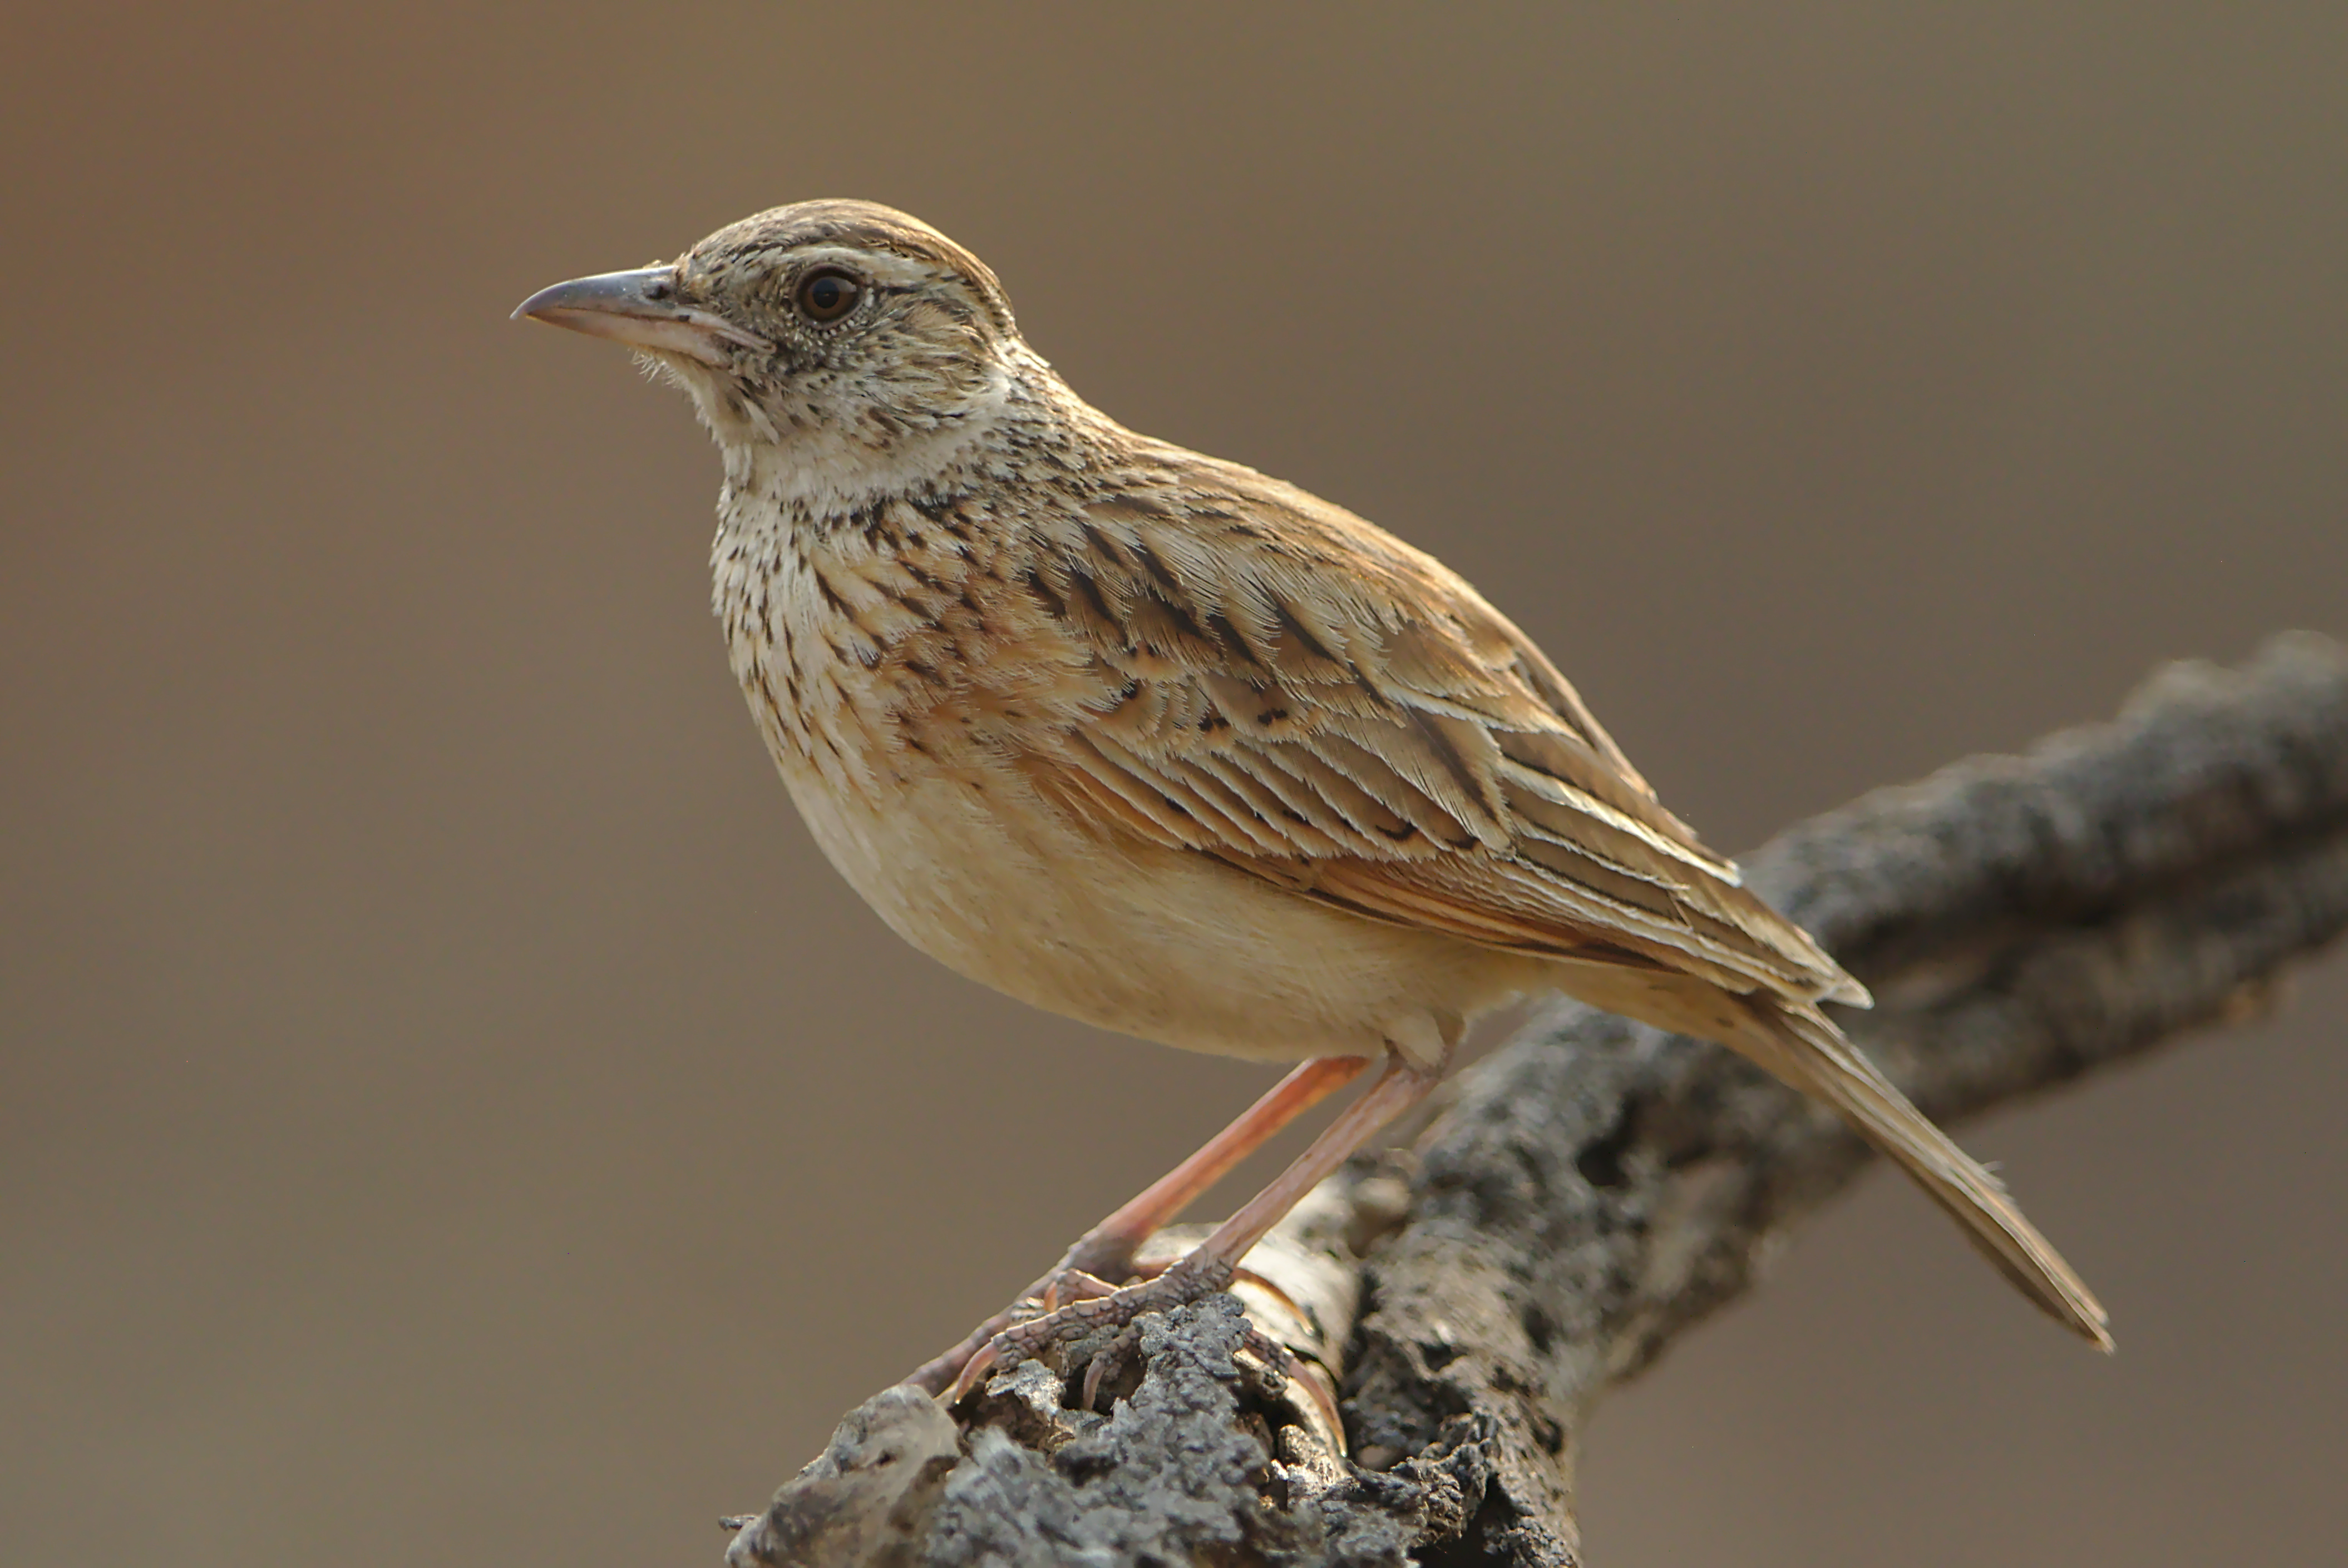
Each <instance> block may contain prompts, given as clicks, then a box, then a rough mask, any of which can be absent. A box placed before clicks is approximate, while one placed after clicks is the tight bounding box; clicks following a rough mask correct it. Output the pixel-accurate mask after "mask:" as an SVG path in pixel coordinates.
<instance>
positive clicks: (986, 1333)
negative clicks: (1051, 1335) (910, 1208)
mask: <svg viewBox="0 0 2348 1568" xmlns="http://www.w3.org/2000/svg"><path fill="white" fill-rule="evenodd" d="M1369 1065H1370V1064H1369V1061H1368V1060H1367V1059H1366V1058H1364V1057H1358V1056H1324V1057H1320V1058H1318V1059H1316V1060H1314V1061H1308V1062H1305V1063H1304V1064H1303V1065H1302V1066H1300V1067H1298V1068H1297V1069H1295V1070H1294V1071H1292V1072H1290V1073H1289V1074H1288V1076H1287V1077H1285V1078H1283V1079H1282V1080H1281V1081H1279V1082H1278V1083H1275V1084H1273V1085H1272V1088H1271V1089H1269V1090H1267V1091H1265V1092H1264V1095H1263V1097H1262V1099H1260V1100H1258V1101H1257V1102H1255V1103H1254V1104H1253V1105H1251V1106H1249V1107H1248V1108H1247V1109H1246V1110H1245V1111H1243V1112H1241V1113H1240V1115H1239V1118H1238V1120H1236V1121H1234V1122H1232V1123H1231V1125H1230V1126H1228V1127H1226V1128H1224V1129H1223V1130H1222V1131H1221V1132H1218V1133H1216V1134H1215V1135H1214V1136H1213V1137H1212V1138H1210V1139H1209V1140H1207V1143H1206V1144H1205V1146H1204V1147H1202V1148H1201V1149H1200V1151H1199V1152H1198V1153H1195V1154H1193V1155H1191V1156H1190V1157H1189V1159H1187V1160H1185V1161H1183V1162H1182V1163H1180V1164H1179V1165H1177V1166H1175V1167H1174V1168H1173V1169H1172V1170H1171V1171H1169V1172H1168V1173H1166V1174H1165V1175H1163V1176H1161V1177H1159V1179H1158V1180H1157V1181H1155V1182H1153V1183H1151V1184H1149V1186H1148V1188H1146V1189H1145V1190H1144V1191H1143V1192H1142V1193H1141V1194H1139V1195H1138V1196H1137V1197H1136V1198H1134V1200H1133V1201H1132V1202H1131V1203H1128V1204H1126V1205H1125V1206H1124V1207H1122V1208H1120V1209H1118V1210H1117V1212H1116V1213H1115V1214H1111V1215H1109V1216H1108V1218H1107V1219H1105V1220H1103V1221H1101V1223H1100V1224H1098V1225H1095V1226H1093V1228H1092V1229H1090V1230H1088V1231H1086V1233H1085V1234H1084V1236H1083V1237H1082V1238H1081V1239H1080V1240H1078V1241H1077V1243H1076V1245H1074V1246H1072V1247H1070V1248H1069V1249H1068V1252H1067V1255H1066V1256H1065V1257H1063V1258H1062V1259H1061V1260H1060V1261H1059V1263H1058V1264H1057V1265H1056V1266H1054V1268H1053V1269H1052V1272H1051V1273H1049V1274H1047V1275H1045V1276H1044V1277H1043V1278H1041V1279H1039V1280H1037V1281H1036V1282H1035V1284H1033V1285H1031V1286H1028V1287H1027V1288H1026V1289H1025V1291H1022V1292H1021V1293H1020V1299H1021V1302H1023V1303H1025V1302H1032V1301H1035V1300H1039V1299H1041V1300H1045V1301H1046V1302H1048V1303H1049V1304H1051V1305H1054V1306H1056V1305H1057V1298H1058V1297H1059V1296H1063V1295H1065V1294H1066V1293H1067V1292H1068V1291H1069V1290H1070V1289H1072V1288H1075V1289H1082V1288H1084V1287H1085V1286H1086V1284H1087V1283H1088V1282H1090V1281H1091V1280H1092V1278H1093V1276H1106V1277H1107V1279H1109V1280H1111V1281H1115V1280H1119V1279H1122V1278H1124V1277H1125V1276H1126V1274H1127V1273H1128V1271H1129V1270H1130V1269H1131V1267H1132V1264H1133V1254H1134V1251H1135V1249H1136V1248H1138V1247H1139V1246H1140V1245H1141V1244H1142V1243H1143V1242H1145V1241H1147V1240H1148V1239H1149V1237H1150V1236H1151V1235H1154V1234H1155V1233H1157V1232H1158V1231H1159V1230H1161V1229H1163V1228H1164V1227H1165V1226H1166V1225H1169V1224H1170V1223H1172V1221H1173V1219H1174V1217H1175V1216H1176V1215H1178V1214H1180V1213H1181V1212H1182V1211H1183V1210H1184V1209H1186V1208H1188V1207H1189V1206H1190V1204H1191V1203H1192V1202H1194V1201H1195V1200H1196V1199H1197V1198H1198V1196H1199V1194H1201V1193H1203V1192H1205V1191H1206V1190H1207V1189H1208V1188H1209V1187H1211V1186H1213V1185H1214V1184H1216V1183H1217V1182H1219V1181H1220V1180H1222V1179H1223V1177H1224V1176H1226V1175H1228V1174H1229V1173H1231V1167H1232V1166H1234V1165H1236V1164H1238V1163H1240V1162H1241V1160H1244V1159H1246V1158H1247V1157H1248V1156H1249V1155H1250V1154H1252V1153H1255V1152H1256V1151H1257V1150H1258V1149H1260V1148H1262V1146H1263V1145H1264V1143H1265V1142H1266V1141H1267V1140H1269V1139H1270V1138H1271V1137H1272V1135H1273V1134H1274V1133H1276V1132H1279V1131H1280V1130H1281V1129H1282V1128H1283V1127H1285V1126H1287V1125H1288V1124H1289V1123H1290V1122H1293V1121H1295V1120H1296V1118H1297V1117H1299V1116H1301V1115H1303V1113H1304V1112H1307V1111H1309V1110H1311V1109H1312V1108H1313V1106H1315V1105H1317V1104H1319V1103H1320V1102H1322V1101H1323V1100H1325V1099H1327V1098H1328V1097H1329V1096H1330V1095H1331V1094H1333V1093H1334V1092H1335V1091H1338V1090H1339V1089H1342V1088H1344V1086H1345V1085H1346V1084H1348V1083H1350V1082H1352V1081H1354V1079H1356V1078H1358V1077H1360V1076H1361V1074H1362V1071H1363V1070H1364V1069H1365V1068H1367V1067H1368V1066H1369ZM1094 1294H1097V1295H1107V1294H1108V1291H1107V1289H1106V1288H1105V1287H1100V1286H1094ZM1029 1310H1031V1311H1032V1310H1033V1308H1032V1307H1031V1308H1029ZM1018 1316H1019V1308H1018V1307H1017V1306H1015V1305H1014V1307H1012V1308H1010V1309H1008V1310H1006V1311H1003V1312H999V1313H997V1314H995V1315H994V1317H990V1318H988V1319H987V1320H986V1321H985V1322H984V1323H982V1324H980V1325H979V1326H978V1327H976V1328H974V1329H973V1330H972V1331H971V1333H970V1334H969V1336H968V1337H965V1338H964V1339H963V1342H962V1343H961V1344H959V1345H957V1346H955V1347H954V1348H953V1349H951V1350H949V1351H947V1352H946V1353H945V1354H944V1355H942V1356H940V1357H937V1358H935V1359H933V1360H931V1361H927V1362H924V1363H923V1364H922V1367H921V1368H919V1369H918V1370H916V1371H915V1372H914V1373H913V1375H912V1376H911V1377H910V1378H906V1379H905V1381H907V1382H908V1383H911V1384H912V1385H913V1386H914V1387H915V1388H918V1389H923V1390H925V1391H927V1392H929V1393H932V1394H934V1393H936V1392H938V1390H940V1389H943V1388H944V1387H946V1385H947V1384H949V1383H951V1382H953V1380H954V1378H955V1377H956V1375H958V1374H959V1373H960V1372H961V1371H962V1369H963V1367H964V1366H966V1365H967V1364H968V1363H969V1361H970V1358H971V1357H973V1355H975V1354H976V1353H977V1352H978V1350H979V1349H980V1348H981V1347H983V1346H984V1345H985V1344H986V1342H987V1341H988V1340H989V1339H992V1338H994V1337H995V1336H996V1335H997V1334H999V1333H1001V1332H1002V1331H1003V1330H1004V1329H1005V1328H1007V1327H1010V1326H1011V1325H1012V1324H1013V1323H1014V1322H1016V1321H1017V1320H1018Z"/></svg>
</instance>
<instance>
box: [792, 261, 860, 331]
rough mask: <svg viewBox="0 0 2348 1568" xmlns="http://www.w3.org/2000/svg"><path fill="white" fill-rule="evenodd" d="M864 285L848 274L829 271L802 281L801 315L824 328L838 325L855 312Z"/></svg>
mask: <svg viewBox="0 0 2348 1568" xmlns="http://www.w3.org/2000/svg"><path fill="white" fill-rule="evenodd" d="M863 294H864V285H863V284H861V283H860V282H857V281H856V280H855V279H854V278H851V277H850V276H849V275H848V274H847V273H846V272H839V270H837V269H835V268H830V267H826V268H824V269H823V270H822V271H820V272H809V273H808V275H807V276H806V277H804V278H801V279H800V280H799V289H798V305H799V314H801V315H803V316H805V317H807V319H808V320H809V321H811V322H814V323H817V324H818V325H821V324H823V323H828V322H836V321H838V320H839V318H840V317H842V316H844V315H846V314H847V313H849V312H850V311H852V310H854V309H855V308H856V302H857V301H858V300H859V299H860V298H862V297H863Z"/></svg>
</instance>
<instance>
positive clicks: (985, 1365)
mask: <svg viewBox="0 0 2348 1568" xmlns="http://www.w3.org/2000/svg"><path fill="white" fill-rule="evenodd" d="M1442 1076H1443V1071H1442V1069H1441V1068H1440V1067H1436V1068H1421V1067H1413V1066H1411V1065H1410V1064H1409V1063H1407V1062H1406V1061H1403V1060H1402V1059H1400V1058H1399V1057H1391V1058H1388V1059H1387V1061H1386V1065H1385V1071H1382V1072H1380V1073H1379V1074H1378V1079H1377V1081H1376V1082H1375V1083H1373V1084H1371V1085H1370V1087H1369V1088H1368V1089H1367V1090H1366V1091H1364V1093H1363V1095H1362V1097H1361V1098H1360V1099H1359V1100H1356V1101H1354V1103H1353V1104H1351V1105H1349V1106H1347V1107H1346V1108H1345V1112H1344V1114H1343V1115H1341V1116H1339V1117H1338V1118H1337V1120H1336V1121H1334V1122H1331V1123H1330V1124H1329V1126H1328V1128H1327V1129H1326V1130H1325V1131H1324V1132H1322V1134H1321V1136H1319V1137H1318V1138H1315V1139H1314V1140H1313V1145H1312V1147H1310V1148H1308V1149H1306V1150H1305V1151H1304V1153H1302V1154H1300V1155H1298V1156H1297V1157H1296V1160H1295V1163H1292V1164H1291V1165H1290V1166H1289V1167H1288V1169H1286V1170H1285V1171H1282V1173H1280V1174H1279V1175H1278V1176H1276V1177H1274V1178H1273V1179H1272V1184H1271V1185H1270V1186H1268V1187H1266V1188H1264V1190H1263V1191H1262V1192H1261V1193H1258V1194H1256V1195H1255V1196H1254V1197H1252V1198H1250V1199H1249V1200H1248V1201H1247V1203H1246V1204H1243V1205H1242V1206H1241V1209H1240V1211H1239V1212H1238V1213H1237V1214H1233V1215H1232V1216H1231V1218H1229V1219H1227V1220H1225V1221H1224V1222H1223V1223H1222V1224H1221V1225H1217V1226H1216V1227H1215V1229H1214V1233H1213V1234H1212V1235H1209V1236H1208V1237H1207V1239H1206V1240H1205V1241H1202V1242H1200V1244H1199V1245H1198V1246H1196V1247H1195V1248H1193V1249H1192V1250H1191V1252H1190V1254H1189V1255H1188V1256H1186V1257H1185V1258H1183V1259H1182V1261H1181V1262H1179V1263H1178V1264H1176V1265H1175V1266H1173V1267H1171V1268H1169V1269H1168V1270H1167V1271H1166V1272H1165V1273H1164V1274H1161V1275H1159V1276H1158V1277H1157V1278H1156V1279H1152V1280H1147V1281H1145V1282H1143V1283H1142V1284H1139V1285H1134V1286H1127V1287H1125V1288H1124V1289H1122V1290H1114V1291H1110V1292H1107V1294H1105V1295H1097V1296H1093V1297H1092V1298H1091V1299H1088V1300H1084V1301H1075V1302H1071V1303H1069V1304H1068V1305H1067V1306H1066V1307H1061V1308H1059V1309H1058V1310H1057V1311H1054V1312H1048V1313H1045V1315H1044V1316H1043V1317H1031V1318H1029V1319H1027V1320H1026V1321H1025V1322H1020V1323H1013V1324H1011V1325H1009V1326H1008V1327H1004V1328H1003V1329H1002V1330H1001V1331H999V1332H997V1333H996V1334H995V1335H994V1337H992V1338H990V1339H988V1340H987V1341H986V1342H985V1344H984V1345H983V1347H981V1348H979V1349H978V1350H977V1351H976V1353H975V1354H973V1355H972V1356H970V1358H969V1359H968V1361H967V1362H966V1364H965V1365H964V1366H963V1368H961V1373H960V1376H958V1377H957V1378H955V1379H954V1382H953V1389H952V1391H951V1392H950V1393H948V1394H947V1395H946V1396H945V1399H946V1402H947V1403H948V1404H952V1403H953V1402H954V1401H955V1400H957V1399H961V1398H962V1397H963V1395H964V1394H966V1393H968V1392H969V1391H970V1390H971V1389H973V1388H975V1387H976V1386H977V1385H978V1382H979V1380H980V1379H981V1378H984V1377H985V1376H986V1374H987V1373H988V1372H989V1371H991V1370H993V1369H994V1368H995V1367H996V1366H998V1365H1001V1364H1004V1363H1006V1362H1013V1361H1019V1360H1025V1359H1026V1358H1030V1357H1033V1356H1035V1355H1037V1354H1040V1353H1041V1352H1042V1351H1043V1350H1045V1348H1048V1347H1050V1346H1053V1345H1056V1344H1065V1343H1066V1342H1068V1341H1070V1340H1074V1339H1080V1338H1082V1337H1085V1336H1086V1335H1087V1334H1090V1333H1092V1332H1094V1331H1095V1330H1097V1329H1099V1328H1104V1327H1113V1326H1115V1325H1117V1324H1122V1323H1128V1322H1130V1321H1132V1320H1133V1319H1134V1318H1135V1317H1139V1316H1140V1315H1141V1314H1142V1313H1144V1312H1161V1311H1166V1310H1169V1309H1170V1308H1172V1307H1179V1306H1181V1305H1183V1304H1184V1303H1185V1302H1190V1301H1196V1300H1198V1299H1199V1298H1200V1297H1201V1296H1211V1295H1213V1294H1214V1293H1215V1292H1216V1291H1218V1290H1220V1289H1222V1288H1223V1286H1226V1285H1229V1284H1230V1283H1231V1275H1232V1273H1233V1272H1234V1271H1235V1269H1236V1268H1237V1266H1238V1265H1239V1260H1240V1259H1241V1258H1242V1257H1244V1256H1246V1255H1247V1253H1248V1249H1249V1248H1251V1247H1252V1246H1254V1245H1255V1244H1256V1243H1258V1242H1260V1241H1262V1239H1263V1238H1264V1235H1265V1233H1266V1232H1268V1231H1270V1230H1271V1229H1272V1226H1274V1225H1278V1224H1279V1223H1280V1221H1281V1218H1282V1215H1284V1214H1287V1213H1288V1211H1289V1210H1291V1209H1292V1208H1294V1207H1295V1206H1296V1204H1297V1202H1298V1200H1300V1199H1301V1198H1303V1196H1304V1194H1307V1193H1309V1192H1311V1191H1312V1190H1313V1188H1314V1187H1315V1186H1317V1185H1319V1184H1320V1183H1321V1182H1322V1181H1323V1180H1324V1179H1325V1178H1327V1177H1328V1175H1329V1174H1330V1173H1332V1172H1334V1171H1335V1170H1336V1168H1337V1167H1338V1166H1339V1165H1342V1164H1344V1163H1345V1160H1346V1158H1347V1157H1348V1156H1349V1155H1351V1154H1352V1153H1354V1150H1356V1149H1358V1148H1360V1147H1361V1146H1362V1144H1363V1143H1366V1142H1367V1141H1368V1140H1369V1138H1370V1135H1371V1134H1372V1133H1374V1132H1376V1131H1377V1130H1378V1129H1379V1128H1381V1127H1383V1126H1385V1124H1386V1123H1387V1122H1391V1121H1393V1120H1394V1119H1395V1117H1396V1116H1399V1115H1401V1114H1402V1113H1403V1112H1405V1111H1407V1110H1409V1109H1410V1108H1411V1107H1412V1106H1413V1105H1416V1104H1417V1103H1418V1102H1420V1101H1421V1100H1424V1099H1426V1095H1427V1092H1428V1091H1430V1090H1432V1089H1433V1088H1434V1087H1435V1085H1436V1084H1437V1081H1440V1080H1441V1078H1442ZM932 1365H935V1363H932ZM922 1370H923V1371H925V1372H926V1371H928V1370H929V1368H922Z"/></svg>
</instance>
